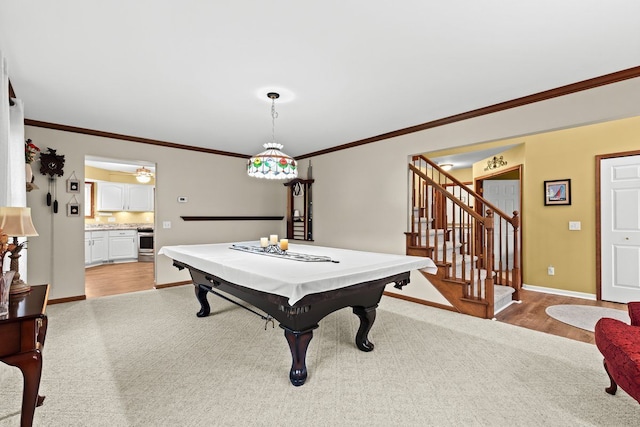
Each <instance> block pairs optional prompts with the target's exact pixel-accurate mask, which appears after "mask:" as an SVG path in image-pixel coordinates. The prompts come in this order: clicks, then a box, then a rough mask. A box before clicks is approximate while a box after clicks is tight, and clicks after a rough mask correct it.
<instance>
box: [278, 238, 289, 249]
mask: <svg viewBox="0 0 640 427" xmlns="http://www.w3.org/2000/svg"><path fill="white" fill-rule="evenodd" d="M280 249H282V250H283V251H286V250H287V249H289V239H282V240H280Z"/></svg>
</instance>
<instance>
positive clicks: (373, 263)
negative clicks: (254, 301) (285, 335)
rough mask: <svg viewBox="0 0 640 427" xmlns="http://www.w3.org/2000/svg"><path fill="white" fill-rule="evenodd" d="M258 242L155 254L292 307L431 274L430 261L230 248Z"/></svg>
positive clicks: (304, 248)
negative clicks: (284, 255) (407, 275)
mask: <svg viewBox="0 0 640 427" xmlns="http://www.w3.org/2000/svg"><path fill="white" fill-rule="evenodd" d="M231 245H245V246H260V242H241V243H216V244H203V245H179V246H164V247H162V248H161V249H160V251H159V252H158V254H159V255H166V256H168V257H169V258H172V259H174V260H176V261H180V262H183V263H185V264H187V265H189V266H191V267H193V268H195V269H198V270H201V271H203V272H205V273H209V274H211V275H213V276H216V277H219V278H220V279H223V280H226V281H228V282H231V283H235V284H236V285H241V286H245V287H247V288H251V289H255V290H257V291H262V292H268V293H272V294H276V295H281V296H284V297H287V298H288V299H289V304H290V305H294V304H295V303H296V302H298V301H300V300H301V299H302V298H304V297H305V296H306V295H309V294H315V293H318V292H325V291H331V290H334V289H338V288H343V287H346V286H351V285H356V284H358V283H363V282H368V281H371V280H377V279H382V278H384V277H388V276H392V275H394V274H398V273H403V272H405V271H410V270H425V271H426V272H428V273H432V274H434V273H435V272H436V270H437V268H436V265H435V264H434V263H433V261H432V260H431V259H430V258H423V257H415V256H406V255H393V254H382V253H376V252H362V251H354V250H349V249H336V248H328V247H323V246H311V245H296V244H291V243H290V244H289V251H290V252H297V253H304V254H309V255H318V256H326V257H330V258H331V259H332V260H335V261H339V263H334V262H301V261H293V260H289V259H281V258H278V257H272V256H263V255H259V254H253V253H248V252H242V251H238V250H234V249H230V247H231Z"/></svg>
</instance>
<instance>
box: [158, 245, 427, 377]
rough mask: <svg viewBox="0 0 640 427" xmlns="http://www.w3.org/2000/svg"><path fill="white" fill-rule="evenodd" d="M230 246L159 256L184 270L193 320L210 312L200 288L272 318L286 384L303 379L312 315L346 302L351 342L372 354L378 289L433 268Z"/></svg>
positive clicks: (378, 258)
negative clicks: (353, 323)
mask: <svg viewBox="0 0 640 427" xmlns="http://www.w3.org/2000/svg"><path fill="white" fill-rule="evenodd" d="M247 244H248V245H252V244H253V245H256V243H255V242H248V243H247ZM234 245H238V244H233V243H225V244H212V245H183V246H166V247H163V248H162V249H161V250H160V252H159V253H160V254H164V255H166V256H168V257H169V258H172V259H173V265H174V266H175V267H177V268H178V269H187V270H188V271H189V272H190V274H191V278H192V280H193V284H194V289H195V294H196V298H197V300H198V301H199V303H200V306H201V308H200V311H198V313H197V316H198V317H205V316H208V315H209V314H210V311H211V309H210V305H209V302H208V300H207V295H208V293H210V292H212V293H216V294H218V291H222V292H224V293H225V294H229V295H233V296H235V297H237V298H239V299H240V300H242V301H245V302H246V303H248V304H251V305H252V306H254V307H256V308H258V309H260V310H262V311H264V312H265V313H266V314H267V316H266V317H264V316H263V319H267V320H270V319H275V320H277V321H278V322H279V324H280V327H281V328H282V329H283V330H284V335H285V338H286V340H287V343H288V344H289V349H290V350H291V357H292V365H291V370H290V372H289V379H290V381H291V383H292V384H293V385H294V386H300V385H302V384H304V383H305V381H306V379H307V366H306V353H307V348H308V346H309V343H310V341H311V339H312V338H313V330H314V329H316V328H317V327H318V323H319V322H320V320H322V319H323V318H324V317H325V316H327V315H328V314H330V313H332V312H334V311H336V310H339V309H341V308H345V307H352V309H353V312H354V314H355V315H356V316H358V318H359V319H360V327H359V329H358V331H357V333H356V337H355V343H356V346H357V347H358V348H359V349H360V350H362V351H372V350H373V348H374V345H373V343H372V342H371V341H369V339H368V334H369V331H370V330H371V327H372V326H373V323H374V321H375V318H376V308H377V306H378V303H379V301H380V299H381V297H382V293H383V292H384V289H385V286H386V285H387V284H390V283H394V284H395V287H397V288H399V289H401V288H402V287H403V286H405V285H406V284H407V283H409V275H410V270H414V269H426V270H427V271H429V272H433V271H434V269H435V265H434V264H433V261H431V260H430V259H429V258H422V257H409V256H405V255H391V254H379V253H373V252H360V251H349V250H344V249H335V248H324V247H318V246H307V245H295V244H292V245H290V252H291V251H299V252H291V253H292V254H305V255H309V256H312V257H314V256H315V257H326V258H327V260H325V261H326V262H300V261H297V260H291V259H282V258H281V257H277V256H275V257H273V256H272V257H262V256H260V255H258V254H255V253H246V252H242V251H237V250H232V249H233V246H234ZM245 245H246V244H245ZM254 247H255V246H254ZM220 295H221V294H220ZM221 296H222V295H221Z"/></svg>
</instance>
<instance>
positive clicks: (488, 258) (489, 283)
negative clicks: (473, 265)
mask: <svg viewBox="0 0 640 427" xmlns="http://www.w3.org/2000/svg"><path fill="white" fill-rule="evenodd" d="M494 227H495V222H494V220H493V211H492V210H491V209H487V216H486V217H485V218H484V228H485V230H486V237H487V240H486V242H485V245H486V246H485V249H486V252H485V269H486V270H487V277H486V278H485V279H484V294H485V299H486V301H487V316H486V318H487V319H492V318H493V313H494V303H495V301H494V296H493V294H494V292H493V283H494V281H493V261H494V254H493V234H494Z"/></svg>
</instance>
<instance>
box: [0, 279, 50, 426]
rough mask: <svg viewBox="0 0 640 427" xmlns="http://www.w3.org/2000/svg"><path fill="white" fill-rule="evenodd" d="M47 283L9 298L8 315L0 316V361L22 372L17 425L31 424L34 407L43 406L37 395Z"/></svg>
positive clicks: (41, 397)
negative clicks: (22, 380) (18, 421)
mask: <svg viewBox="0 0 640 427" xmlns="http://www.w3.org/2000/svg"><path fill="white" fill-rule="evenodd" d="M48 297H49V285H37V286H32V287H31V290H30V291H29V292H27V293H24V294H17V295H12V296H11V297H10V299H9V314H8V315H5V316H2V317H0V336H1V337H2V340H0V361H2V362H4V363H6V364H7V365H11V366H15V367H17V368H19V369H20V370H21V371H22V376H23V377H24V390H23V392H22V413H21V416H20V425H21V426H22V427H29V426H31V425H32V424H33V414H34V412H35V409H36V406H40V405H42V402H43V401H44V396H39V395H38V388H39V387H40V375H41V374H42V347H43V346H44V339H45V336H46V334H47V316H46V315H45V309H46V307H47V300H48Z"/></svg>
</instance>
